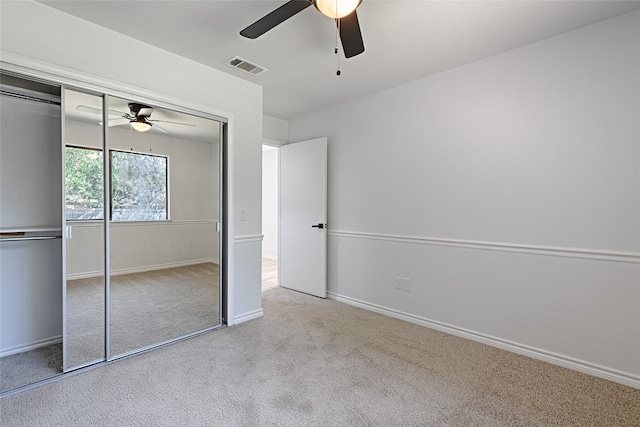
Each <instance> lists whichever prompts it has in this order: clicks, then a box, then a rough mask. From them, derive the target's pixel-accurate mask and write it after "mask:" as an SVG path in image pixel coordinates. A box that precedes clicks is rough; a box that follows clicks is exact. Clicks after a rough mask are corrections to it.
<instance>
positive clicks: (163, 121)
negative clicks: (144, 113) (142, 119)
mask: <svg viewBox="0 0 640 427" xmlns="http://www.w3.org/2000/svg"><path fill="white" fill-rule="evenodd" d="M147 121H148V122H153V123H169V124H172V125H180V126H191V127H195V126H196V125H192V124H191V123H178V122H168V121H166V120H152V119H147Z"/></svg>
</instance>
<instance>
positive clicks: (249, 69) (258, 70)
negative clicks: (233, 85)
mask: <svg viewBox="0 0 640 427" xmlns="http://www.w3.org/2000/svg"><path fill="white" fill-rule="evenodd" d="M224 64H225V65H228V66H229V67H232V68H235V69H238V70H240V71H244V72H245V73H249V74H251V75H252V76H257V75H259V74H262V73H264V72H265V71H267V68H265V67H261V66H260V65H256V64H253V63H251V62H249V61H247V60H246V59H242V58H240V57H239V56H234V57H233V58H231V59H230V60H228V61H227V62H225V63H224Z"/></svg>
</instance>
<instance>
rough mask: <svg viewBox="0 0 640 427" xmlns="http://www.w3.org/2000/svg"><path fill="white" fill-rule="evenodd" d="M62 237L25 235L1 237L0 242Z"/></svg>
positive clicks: (58, 237) (57, 237)
mask: <svg viewBox="0 0 640 427" xmlns="http://www.w3.org/2000/svg"><path fill="white" fill-rule="evenodd" d="M52 239H62V236H27V237H3V238H0V242H23V241H26V240H52Z"/></svg>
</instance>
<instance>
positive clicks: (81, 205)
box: [64, 146, 104, 220]
mask: <svg viewBox="0 0 640 427" xmlns="http://www.w3.org/2000/svg"><path fill="white" fill-rule="evenodd" d="M65 162H66V167H65V173H64V176H65V208H66V209H65V211H66V216H67V220H91V219H102V218H103V214H104V208H103V205H102V197H103V191H102V189H103V186H102V150H96V149H93V148H80V147H71V146H67V147H66V150H65Z"/></svg>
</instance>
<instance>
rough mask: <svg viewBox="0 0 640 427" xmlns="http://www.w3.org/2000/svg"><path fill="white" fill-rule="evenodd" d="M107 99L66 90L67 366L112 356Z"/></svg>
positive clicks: (76, 365)
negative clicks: (108, 334)
mask: <svg viewBox="0 0 640 427" xmlns="http://www.w3.org/2000/svg"><path fill="white" fill-rule="evenodd" d="M102 102H103V99H102V97H101V96H96V95H90V94H86V93H82V92H78V91H73V90H69V89H66V90H65V91H64V105H65V108H64V120H65V122H64V138H65V141H64V142H65V193H64V194H65V230H66V232H65V235H66V240H65V242H66V289H65V290H66V292H65V298H66V309H65V316H66V328H65V329H66V334H65V340H64V344H65V370H69V369H73V368H78V367H81V366H84V365H87V364H90V363H93V362H96V361H99V360H104V359H105V357H106V352H105V307H106V304H105V280H104V270H105V267H104V263H105V262H104V261H105V260H104V173H103V170H104V159H103V148H104V147H103V140H104V138H103V129H102V126H101V125H100V122H102Z"/></svg>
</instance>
